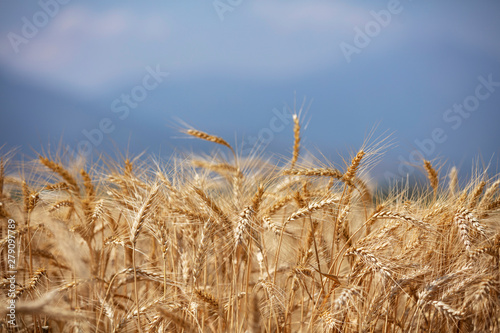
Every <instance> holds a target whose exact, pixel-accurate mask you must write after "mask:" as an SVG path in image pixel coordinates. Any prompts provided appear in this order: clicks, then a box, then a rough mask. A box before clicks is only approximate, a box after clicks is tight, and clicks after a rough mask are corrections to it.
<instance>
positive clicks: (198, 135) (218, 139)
mask: <svg viewBox="0 0 500 333" xmlns="http://www.w3.org/2000/svg"><path fill="white" fill-rule="evenodd" d="M186 133H187V134H189V135H191V136H194V137H196V138H198V139H202V140H206V141H210V142H214V143H217V144H219V145H222V146H226V147H227V148H229V149H230V150H231V152H232V153H233V155H234V157H236V153H235V151H234V149H233V147H231V145H230V144H229V143H227V141H226V140H224V139H223V138H221V137H218V136H215V135H211V134H208V133H205V132H202V131H198V130H195V129H188V130H187V131H186Z"/></svg>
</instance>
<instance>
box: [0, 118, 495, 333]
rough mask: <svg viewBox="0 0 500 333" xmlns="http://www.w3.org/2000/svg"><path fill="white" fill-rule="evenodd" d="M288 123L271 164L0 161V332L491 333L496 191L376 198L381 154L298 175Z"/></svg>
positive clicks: (454, 185)
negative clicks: (287, 148) (286, 145)
mask: <svg viewBox="0 0 500 333" xmlns="http://www.w3.org/2000/svg"><path fill="white" fill-rule="evenodd" d="M294 120H295V128H294V142H293V146H292V139H291V146H292V153H291V154H290V155H291V156H289V158H288V159H286V158H281V159H279V160H275V159H273V158H269V159H262V158H260V157H259V156H257V155H253V156H250V157H242V156H240V155H239V154H238V152H237V151H235V150H234V149H233V147H232V146H231V145H230V144H229V143H228V142H227V141H225V140H224V139H222V138H220V137H217V136H213V135H210V134H207V133H204V132H201V131H197V130H194V129H189V130H186V131H185V133H186V134H188V135H190V136H193V137H196V138H198V139H201V140H207V141H210V142H212V144H213V145H214V149H216V150H215V151H214V153H212V154H209V155H201V156H197V155H194V154H187V155H186V156H180V157H172V158H171V159H170V160H169V161H168V162H157V161H155V160H154V159H152V158H144V157H143V156H142V157H137V158H126V157H123V158H118V159H109V158H103V159H102V160H100V161H98V162H96V163H89V162H86V163H84V162H82V161H71V163H67V160H68V159H66V158H65V156H64V153H63V152H61V153H60V154H56V155H55V156H51V155H50V154H45V155H44V156H39V158H38V159H34V160H33V161H23V162H22V163H19V162H17V160H16V156H15V155H14V154H5V155H4V156H3V158H2V160H1V164H0V201H1V206H0V221H1V222H0V223H1V224H0V225H1V228H0V271H1V272H3V273H2V274H1V275H2V276H1V279H2V280H1V288H2V289H3V291H2V293H1V296H0V298H1V303H2V307H1V309H0V315H1V317H0V327H1V330H2V332H253V333H256V332H499V331H500V323H499V319H498V318H499V317H500V308H499V305H500V303H499V281H500V271H499V259H500V256H499V248H500V228H499V226H500V214H499V209H500V196H499V191H498V187H499V184H500V180H499V178H498V176H494V177H493V178H491V177H488V176H486V173H477V176H475V177H474V178H473V179H471V180H469V181H468V182H466V181H464V180H460V179H457V178H458V177H457V170H456V169H454V168H452V169H451V171H450V172H449V173H447V174H443V172H439V171H438V170H437V169H438V168H436V166H433V164H432V163H431V162H429V161H422V165H421V167H422V170H423V171H424V172H426V174H427V177H428V183H427V184H425V186H421V187H418V188H414V187H410V186H408V185H406V184H405V183H403V184H400V185H398V186H395V187H393V188H391V189H390V190H389V191H388V193H385V194H381V193H380V192H379V191H377V189H376V188H372V186H371V185H370V184H371V183H370V181H369V179H368V178H367V174H368V173H367V170H369V169H370V167H371V166H372V165H373V163H376V161H377V160H379V159H380V158H383V156H381V154H382V150H383V146H384V144H383V141H382V142H378V143H377V142H374V143H368V144H366V145H364V146H363V147H361V148H360V149H359V151H358V152H355V153H354V154H352V156H349V157H347V156H346V157H345V165H338V166H336V165H333V164H327V163H324V162H322V163H321V162H319V160H311V159H307V160H306V159H303V158H301V151H300V150H301V146H300V139H301V131H300V124H299V121H298V118H297V117H296V116H295V117H294ZM290 137H291V135H290ZM222 152H223V153H222ZM224 156H231V157H230V158H226V157H224ZM63 161H65V162H64V163H63ZM13 324H15V326H13Z"/></svg>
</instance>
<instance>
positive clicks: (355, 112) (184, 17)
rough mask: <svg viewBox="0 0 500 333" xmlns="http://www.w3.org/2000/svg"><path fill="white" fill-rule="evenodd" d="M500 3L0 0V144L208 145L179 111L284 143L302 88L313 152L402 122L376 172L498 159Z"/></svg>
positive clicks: (225, 129)
mask: <svg viewBox="0 0 500 333" xmlns="http://www.w3.org/2000/svg"><path fill="white" fill-rule="evenodd" d="M499 14H500V3H498V2H497V1H493V0H489V1H481V2H471V1H439V2H428V1H427V2H424V1H415V0H414V1H409V0H406V1H356V2H354V1H275V0H266V1H264V0H256V1H248V0H242V1H238V0H232V1H228V0H221V1H213V2H212V1H190V2H186V1H144V2H141V3H139V2H132V1H106V2H104V3H103V2H102V1H85V2H83V1H78V0H71V1H68V0H64V1H62V0H60V1H56V0H43V1H39V2H37V1H22V2H19V1H10V0H9V1H2V2H1V3H0V36H1V38H0V87H1V90H0V98H1V101H2V102H1V104H0V108H1V109H0V145H1V144H5V147H4V148H3V149H2V151H5V150H8V149H11V148H13V147H18V148H19V149H20V150H21V151H22V152H26V153H28V154H33V152H32V149H34V150H37V151H39V150H40V149H41V147H45V148H48V147H49V144H50V145H51V146H50V147H51V148H53V147H54V145H55V144H57V143H58V142H59V141H60V140H61V138H62V142H63V145H64V146H66V147H68V148H69V149H73V150H74V151H77V150H78V147H80V148H82V147H83V148H84V150H85V151H86V149H87V148H88V149H91V150H92V151H93V152H94V153H97V152H103V151H104V152H106V151H109V150H110V149H112V147H114V146H117V147H119V148H120V149H121V150H122V151H124V150H126V149H130V150H131V151H132V152H135V153H138V152H140V151H142V150H145V149H147V151H148V152H150V153H152V154H161V155H162V156H165V157H166V156H169V155H170V154H171V153H172V151H173V150H180V151H182V150H185V149H194V150H200V151H209V150H210V149H211V148H212V146H211V145H208V144H204V143H199V142H195V141H194V140H187V139H186V138H185V136H184V135H182V134H179V133H178V129H179V127H180V126H182V125H180V124H179V121H178V120H177V119H180V120H182V121H184V122H186V123H188V124H189V125H191V126H193V127H195V128H198V129H201V130H205V131H207V132H210V133H217V134H219V135H221V136H223V137H225V138H226V139H227V140H228V141H230V142H233V143H235V144H236V142H237V143H238V145H239V146H240V147H241V146H243V147H246V146H248V145H250V144H252V143H255V142H257V143H263V144H265V145H266V146H267V148H266V151H267V152H268V153H269V154H271V153H276V154H280V155H287V154H289V153H290V150H291V144H292V140H293V133H292V132H293V131H292V125H291V124H290V122H289V121H288V120H289V119H288V118H286V117H285V118H283V117H282V119H280V117H278V116H277V115H278V114H281V113H283V109H285V110H286V107H287V106H289V107H293V105H294V96H296V100H297V105H298V106H300V105H301V103H302V100H303V98H304V97H305V98H306V106H308V105H309V103H310V102H312V103H311V104H310V107H309V109H308V111H307V112H303V114H302V117H303V119H304V121H305V123H307V127H306V128H305V131H304V132H303V136H304V147H305V148H307V149H309V150H310V151H312V152H315V151H317V150H320V151H322V152H323V153H324V154H325V155H326V156H327V157H331V158H332V159H334V160H336V159H338V158H337V156H338V152H340V153H342V154H345V153H346V152H347V151H350V150H356V149H357V148H359V147H360V145H361V144H362V142H363V140H364V139H365V138H366V135H367V133H368V132H369V131H370V130H371V129H372V128H373V127H375V126H377V133H378V134H382V133H383V132H385V131H387V132H388V133H393V134H392V141H393V142H394V143H395V145H396V146H395V148H393V149H391V150H390V151H388V153H387V155H386V157H385V158H384V160H383V161H382V162H381V164H380V165H379V166H378V168H377V169H376V170H375V171H374V174H376V176H377V177H382V178H383V175H384V174H388V172H390V173H391V174H392V175H395V176H404V175H405V173H406V172H408V171H410V172H411V173H414V172H415V171H416V170H414V169H411V168H408V167H406V168H405V167H402V166H401V165H400V164H398V163H400V162H402V163H403V164H404V163H406V162H411V161H412V160H413V161H418V160H420V159H421V158H426V159H429V160H436V162H438V161H439V163H444V162H446V164H445V169H446V168H447V167H449V166H451V165H457V166H459V167H460V168H461V169H463V170H465V171H470V168H471V165H472V161H473V159H476V160H477V159H479V160H480V162H479V163H480V164H483V163H484V164H488V163H490V162H491V167H490V169H491V170H492V171H499V168H498V161H499V160H498V154H499V153H500V149H499V142H500V140H499V139H500V134H499V133H500V131H499V128H498V127H499V126H498V125H499V123H500V112H499V111H500V110H499V106H500V86H497V82H500V40H499V39H498V33H499V32H500V20H498V17H499ZM30 25H31V28H34V29H35V30H33V29H31V30H30ZM346 45H347V46H346ZM346 50H348V51H346ZM353 50H354V51H353ZM152 71H153V72H154V71H157V72H160V74H159V76H158V74H157V75H156V77H157V80H155V79H154V75H152V74H151V72H152ZM161 73H168V75H167V74H161ZM148 75H149V77H148ZM488 81H489V83H488ZM484 82H486V84H485V83H484ZM478 86H481V87H479V88H478ZM146 88H147V89H146ZM477 92H478V93H479V96H480V97H481V98H479V97H477V96H476V93H477ZM127 95H128V96H131V97H129V98H130V99H131V100H129V102H128V103H129V104H127V102H126V101H125V99H124V98H126V96H127ZM124 96H125V97H124ZM116 100H118V102H116ZM113 103H114V104H113ZM464 104H465V106H462V109H460V108H459V107H460V105H464ZM454 105H458V107H456V108H455V107H454ZM120 107H122V108H121V110H122V111H119V108H120ZM125 109H128V110H127V111H125ZM467 109H468V110H471V111H468V110H467ZM287 119H288V120H287ZM278 120H279V121H281V122H277V121H278ZM281 125H284V126H281ZM85 133H87V134H85ZM127 147H128V148H127ZM415 173H418V172H415Z"/></svg>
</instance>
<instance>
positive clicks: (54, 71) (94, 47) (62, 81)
mask: <svg viewBox="0 0 500 333" xmlns="http://www.w3.org/2000/svg"><path fill="white" fill-rule="evenodd" d="M20 22H21V21H20ZM168 32H169V28H168V26H167V23H166V21H165V20H164V19H162V18H161V17H160V16H159V15H158V14H153V15H151V16H145V15H135V14H134V13H132V12H131V11H130V10H126V9H124V8H114V9H110V10H106V11H94V10H91V9H90V8H88V7H84V6H81V5H74V6H68V7H64V8H61V10H60V12H59V13H58V14H57V15H56V16H55V17H53V18H51V21H50V22H49V23H48V24H47V26H45V27H42V28H40V29H39V32H38V34H37V35H36V36H34V37H33V38H31V39H28V43H27V44H21V45H20V46H19V49H20V51H19V52H18V53H15V52H14V50H13V49H12V48H11V47H10V44H9V41H8V40H7V39H3V40H2V42H1V44H0V64H1V65H3V66H5V67H7V68H9V69H10V70H14V71H15V72H17V73H18V74H21V75H24V76H28V77H30V78H31V79H33V80H34V81H45V82H46V84H48V85H51V84H53V85H54V86H60V85H69V86H70V87H73V88H74V89H75V90H81V91H83V92H84V93H85V94H87V93H97V92H99V91H102V90H103V89H104V90H105V89H106V88H107V87H108V88H109V86H110V85H113V84H115V83H116V82H118V81H120V80H122V79H123V78H124V76H129V75H131V74H132V73H133V72H134V70H132V71H130V69H129V68H130V67H131V66H130V62H131V61H134V60H136V59H137V58H139V59H140V58H142V57H143V54H142V55H141V54H140V52H137V51H136V49H134V45H133V44H130V43H129V41H130V40H134V39H135V40H139V39H140V40H144V41H151V40H162V39H165V38H166V35H167V34H168ZM127 47H130V49H127ZM141 69H143V68H141ZM141 69H138V70H141Z"/></svg>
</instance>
